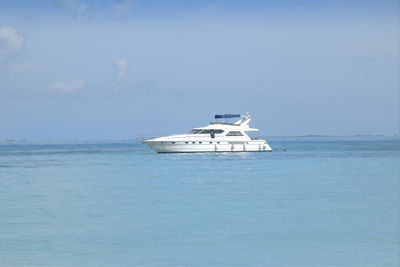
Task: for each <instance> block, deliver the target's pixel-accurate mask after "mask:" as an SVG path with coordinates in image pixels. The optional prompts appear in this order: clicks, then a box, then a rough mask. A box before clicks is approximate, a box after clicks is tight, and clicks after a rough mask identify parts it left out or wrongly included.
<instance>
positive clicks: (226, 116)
mask: <svg viewBox="0 0 400 267" xmlns="http://www.w3.org/2000/svg"><path fill="white" fill-rule="evenodd" d="M215 118H216V119H230V118H240V114H222V115H215Z"/></svg>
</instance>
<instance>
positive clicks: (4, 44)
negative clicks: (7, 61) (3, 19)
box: [0, 26, 24, 60]
mask: <svg viewBox="0 0 400 267" xmlns="http://www.w3.org/2000/svg"><path fill="white" fill-rule="evenodd" d="M23 44H24V37H23V36H22V35H21V34H19V33H18V32H17V31H16V30H15V29H14V28H12V27H8V26H2V27H0V60H1V59H3V58H5V57H6V56H8V55H10V54H13V53H18V52H19V51H20V50H21V49H22V46H23Z"/></svg>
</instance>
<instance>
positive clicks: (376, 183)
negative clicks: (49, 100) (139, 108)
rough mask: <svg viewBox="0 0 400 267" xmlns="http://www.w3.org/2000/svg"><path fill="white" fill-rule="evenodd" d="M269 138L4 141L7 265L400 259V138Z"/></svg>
mask: <svg viewBox="0 0 400 267" xmlns="http://www.w3.org/2000/svg"><path fill="white" fill-rule="evenodd" d="M267 141H268V142H269V143H270V145H271V147H272V148H273V149H278V151H277V152H271V153H231V154H229V153H228V154H212V153H211V154H156V153H155V152H153V151H152V150H150V149H149V148H147V147H146V146H145V145H143V144H141V143H140V142H137V141H130V142H84V143H72V144H61V143H51V144H45V143H27V142H24V143H18V144H14V143H6V142H4V143H2V144H0V266H296V267H297V266H318V267H320V266H363V267H364V266H374V267H375V266H393V267H394V266H399V246H400V243H399V234H400V233H399V174H400V141H399V138H389V137H346V138H344V137H340V138H339V137H329V138H328V137H324V138H317V137H308V138H268V139H267ZM283 149H286V151H285V152H283Z"/></svg>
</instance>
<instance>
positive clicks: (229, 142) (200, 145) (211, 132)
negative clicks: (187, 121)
mask: <svg viewBox="0 0 400 267" xmlns="http://www.w3.org/2000/svg"><path fill="white" fill-rule="evenodd" d="M230 118H240V115H239V114H224V115H215V119H224V120H225V119H230ZM250 120H251V117H250V115H249V114H245V115H244V116H242V117H241V119H239V120H238V121H236V122H234V123H226V122H220V121H216V122H212V123H210V124H209V125H207V126H204V127H198V128H194V129H192V131H191V132H190V133H187V134H176V135H169V136H164V137H158V138H152V139H147V140H143V142H144V143H146V144H147V145H148V146H149V147H151V148H152V149H153V150H155V151H156V152H158V153H178V152H244V151H249V152H256V151H260V152H261V151H272V149H271V147H270V146H269V145H268V144H267V142H266V141H265V140H263V139H256V138H251V137H249V136H248V135H247V133H246V132H253V131H258V129H255V128H250V126H249V122H250Z"/></svg>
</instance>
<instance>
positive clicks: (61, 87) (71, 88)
mask: <svg viewBox="0 0 400 267" xmlns="http://www.w3.org/2000/svg"><path fill="white" fill-rule="evenodd" d="M83 85H84V82H83V81H82V80H72V81H71V82H69V83H68V82H64V81H57V82H54V83H52V84H51V85H50V89H51V90H53V91H57V92H62V93H70V92H75V91H78V90H79V89H81V88H82V87H83Z"/></svg>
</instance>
